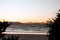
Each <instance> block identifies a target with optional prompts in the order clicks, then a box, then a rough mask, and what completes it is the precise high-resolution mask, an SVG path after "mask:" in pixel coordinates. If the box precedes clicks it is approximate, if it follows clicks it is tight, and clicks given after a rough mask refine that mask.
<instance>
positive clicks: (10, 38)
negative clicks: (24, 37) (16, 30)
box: [2, 35, 19, 40]
mask: <svg viewBox="0 0 60 40" xmlns="http://www.w3.org/2000/svg"><path fill="white" fill-rule="evenodd" d="M18 38H19V37H18V36H13V35H12V36H11V37H10V36H8V38H2V40H18Z"/></svg>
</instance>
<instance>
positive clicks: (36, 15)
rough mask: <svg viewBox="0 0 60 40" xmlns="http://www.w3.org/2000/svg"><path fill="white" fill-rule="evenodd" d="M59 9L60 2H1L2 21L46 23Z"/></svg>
mask: <svg viewBox="0 0 60 40" xmlns="http://www.w3.org/2000/svg"><path fill="white" fill-rule="evenodd" d="M59 8H60V0H46V1H45V0H6V1H5V0H0V21H3V20H5V21H15V22H22V23H25V22H46V21H47V20H48V18H49V19H51V18H54V17H55V16H56V14H55V13H56V11H57V10H58V9H59Z"/></svg>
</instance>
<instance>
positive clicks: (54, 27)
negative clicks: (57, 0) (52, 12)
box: [48, 9, 60, 40]
mask: <svg viewBox="0 0 60 40" xmlns="http://www.w3.org/2000/svg"><path fill="white" fill-rule="evenodd" d="M59 12H60V9H59ZM59 12H58V13H57V17H56V19H52V20H53V21H50V24H49V26H48V27H50V28H51V29H50V31H49V40H58V39H59V40H60V38H59V30H60V13H59Z"/></svg>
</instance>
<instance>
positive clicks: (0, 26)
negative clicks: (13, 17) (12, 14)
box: [0, 21, 10, 38]
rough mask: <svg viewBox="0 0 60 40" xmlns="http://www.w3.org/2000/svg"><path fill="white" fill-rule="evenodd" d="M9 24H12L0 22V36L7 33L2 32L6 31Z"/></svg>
mask: <svg viewBox="0 0 60 40" xmlns="http://www.w3.org/2000/svg"><path fill="white" fill-rule="evenodd" d="M9 25H10V24H9V23H8V22H6V21H4V22H0V38H1V37H3V36H4V35H5V34H2V32H4V31H5V30H6V28H7V27H8V26H9Z"/></svg>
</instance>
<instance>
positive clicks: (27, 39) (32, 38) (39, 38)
mask: <svg viewBox="0 0 60 40" xmlns="http://www.w3.org/2000/svg"><path fill="white" fill-rule="evenodd" d="M11 35H12V34H11ZM11 35H10V34H7V35H6V36H5V37H7V36H11ZM14 36H19V40H48V35H31V34H30V35H28V34H21V35H20V34H14Z"/></svg>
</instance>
